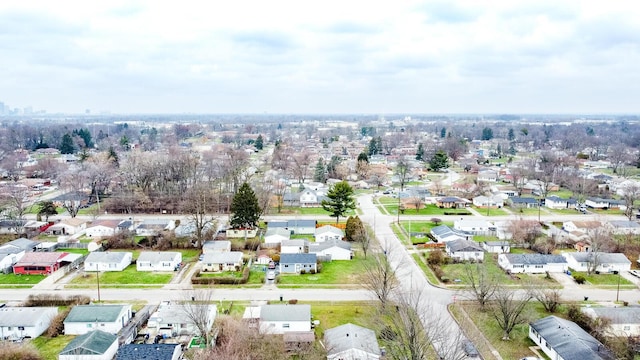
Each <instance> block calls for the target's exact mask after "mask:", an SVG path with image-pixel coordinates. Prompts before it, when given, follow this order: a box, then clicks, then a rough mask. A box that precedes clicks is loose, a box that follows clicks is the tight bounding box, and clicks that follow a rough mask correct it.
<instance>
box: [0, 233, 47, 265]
mask: <svg viewBox="0 0 640 360" xmlns="http://www.w3.org/2000/svg"><path fill="white" fill-rule="evenodd" d="M39 244H40V242H38V241H32V240H29V239H26V238H20V239H15V240H12V241H9V242H8V243H5V244H3V245H2V246H0V272H2V271H8V270H9V269H10V268H11V267H12V266H13V265H14V264H16V263H17V262H18V261H19V260H20V259H22V257H23V256H24V254H25V253H27V252H32V251H34V249H35V248H36V247H37V246H38V245H39Z"/></svg>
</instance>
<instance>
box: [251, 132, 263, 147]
mask: <svg viewBox="0 0 640 360" xmlns="http://www.w3.org/2000/svg"><path fill="white" fill-rule="evenodd" d="M253 146H255V147H256V149H258V150H262V148H263V147H264V139H263V138H262V135H258V138H256V142H255V144H253Z"/></svg>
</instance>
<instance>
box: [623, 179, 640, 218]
mask: <svg viewBox="0 0 640 360" xmlns="http://www.w3.org/2000/svg"><path fill="white" fill-rule="evenodd" d="M622 198H623V199H624V204H625V206H626V208H625V209H624V215H625V216H626V217H627V218H628V219H629V221H631V220H633V218H634V214H633V210H634V203H635V202H636V200H638V198H640V185H638V183H635V182H634V183H630V184H627V185H625V186H624V187H623V188H622Z"/></svg>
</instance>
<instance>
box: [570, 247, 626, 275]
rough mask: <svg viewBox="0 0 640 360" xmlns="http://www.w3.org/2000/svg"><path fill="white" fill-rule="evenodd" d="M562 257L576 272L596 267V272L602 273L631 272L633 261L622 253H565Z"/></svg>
mask: <svg viewBox="0 0 640 360" xmlns="http://www.w3.org/2000/svg"><path fill="white" fill-rule="evenodd" d="M562 256H564V258H565V259H566V260H567V263H568V264H569V267H570V268H572V269H573V270H575V271H587V269H588V268H589V266H594V265H596V267H595V271H597V272H602V273H611V272H619V271H629V270H631V261H629V259H627V257H626V256H625V255H624V254H622V253H603V252H591V251H589V252H565V253H562Z"/></svg>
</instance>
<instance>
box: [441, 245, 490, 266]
mask: <svg viewBox="0 0 640 360" xmlns="http://www.w3.org/2000/svg"><path fill="white" fill-rule="evenodd" d="M445 251H446V252H447V255H449V257H450V258H452V259H453V260H454V261H478V262H481V261H483V260H484V249H482V247H481V246H480V245H479V244H478V243H477V242H475V241H471V240H465V239H457V240H453V241H447V242H446V243H445Z"/></svg>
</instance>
